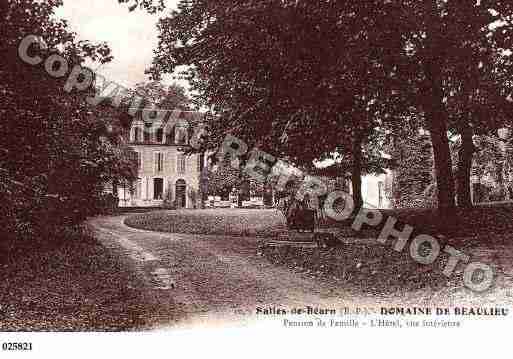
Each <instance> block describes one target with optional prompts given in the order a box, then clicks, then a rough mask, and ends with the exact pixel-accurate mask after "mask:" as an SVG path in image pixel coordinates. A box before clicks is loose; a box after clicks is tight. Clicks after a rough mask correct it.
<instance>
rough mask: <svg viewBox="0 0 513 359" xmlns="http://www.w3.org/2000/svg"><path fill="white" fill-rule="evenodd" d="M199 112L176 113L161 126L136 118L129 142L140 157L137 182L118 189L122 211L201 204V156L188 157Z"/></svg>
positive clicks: (199, 117) (194, 206) (192, 206)
mask: <svg viewBox="0 0 513 359" xmlns="http://www.w3.org/2000/svg"><path fill="white" fill-rule="evenodd" d="M202 119H203V114H202V113H199V112H188V111H173V112H172V113H171V115H170V117H169V118H168V119H167V121H166V122H165V123H164V124H163V125H161V126H155V125H151V124H148V123H146V124H145V122H143V121H142V119H141V118H140V116H139V117H136V118H135V119H134V121H133V122H132V125H131V128H130V131H129V133H128V134H127V140H128V143H129V145H130V147H131V148H132V149H133V150H134V151H135V152H136V154H137V162H138V179H137V181H136V183H135V184H134V185H133V186H132V188H121V187H120V188H118V198H119V201H120V203H119V206H120V207H159V206H163V205H165V204H167V205H169V206H171V207H176V208H197V207H198V206H199V204H200V201H201V198H200V197H201V195H200V173H201V171H202V169H203V165H204V162H203V158H204V156H203V155H201V154H186V153H185V152H186V150H187V148H188V147H189V140H190V137H191V135H192V131H193V129H194V127H195V126H196V125H197V124H198V123H200V122H201V121H202Z"/></svg>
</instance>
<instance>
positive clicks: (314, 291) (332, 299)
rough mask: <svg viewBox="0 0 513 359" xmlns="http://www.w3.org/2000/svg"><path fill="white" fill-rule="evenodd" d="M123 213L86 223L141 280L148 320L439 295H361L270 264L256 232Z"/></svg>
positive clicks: (427, 301)
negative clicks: (207, 230) (162, 223)
mask: <svg viewBox="0 0 513 359" xmlns="http://www.w3.org/2000/svg"><path fill="white" fill-rule="evenodd" d="M125 218H126V216H117V217H98V218H95V219H92V220H90V221H89V225H90V226H91V228H92V230H93V231H94V232H95V234H96V236H97V237H98V238H99V239H100V241H101V242H102V243H103V244H104V245H105V246H107V247H109V248H111V249H112V250H114V251H117V252H118V253H119V254H120V255H121V256H122V257H124V258H126V260H127V261H128V262H129V263H130V264H131V265H132V266H133V268H134V272H135V273H137V275H138V276H140V278H141V279H143V280H142V282H144V283H145V285H146V291H147V293H148V295H149V296H151V297H152V298H153V301H154V308H155V310H154V318H150V320H149V321H150V322H151V323H153V324H154V325H155V326H167V325H176V324H179V325H180V326H184V325H186V326H187V325H194V326H197V325H198V324H205V325H209V324H212V323H216V324H218V323H219V322H220V321H222V322H225V321H230V322H233V321H236V322H248V321H251V320H253V319H255V312H256V308H257V307H261V308H267V307H274V308H279V307H282V308H294V307H305V306H312V307H324V308H333V309H339V308H341V307H345V306H349V307H364V306H367V307H369V306H370V307H375V308H379V306H380V305H384V304H386V305H389V306H390V305H402V306H405V305H408V304H409V303H410V304H411V303H413V304H415V305H432V303H433V302H432V301H433V300H434V299H435V297H436V298H437V300H439V299H440V297H444V295H443V293H436V295H435V293H432V292H429V291H427V290H426V291H423V292H412V293H403V294H401V295H400V296H399V297H394V298H392V297H388V298H385V297H380V296H377V295H374V296H368V297H365V296H362V294H361V293H358V292H357V291H355V290H354V289H350V288H341V287H340V285H339V286H338V287H337V286H335V285H334V284H332V283H330V282H329V281H323V280H320V279H318V278H313V277H311V276H309V275H307V274H298V273H295V272H293V271H292V270H289V269H288V268H286V267H282V266H280V267H278V266H274V265H272V264H270V263H269V262H268V261H266V260H265V259H264V258H261V257H259V256H258V255H257V252H258V245H259V239H258V238H254V237H230V236H219V235H215V236H212V235H186V234H171V233H159V232H149V231H143V230H139V229H134V228H130V227H127V226H126V225H125V224H124V223H123V222H124V220H125ZM457 297H459V296H457ZM459 299H460V300H461V299H462V298H461V297H459ZM259 319H263V318H259ZM274 319H276V318H274Z"/></svg>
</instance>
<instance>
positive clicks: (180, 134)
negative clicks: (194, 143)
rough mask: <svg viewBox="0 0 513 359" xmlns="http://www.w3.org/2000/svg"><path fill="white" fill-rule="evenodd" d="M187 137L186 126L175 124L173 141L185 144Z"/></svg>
mask: <svg viewBox="0 0 513 359" xmlns="http://www.w3.org/2000/svg"><path fill="white" fill-rule="evenodd" d="M187 137H188V136H187V127H185V126H183V125H182V126H180V125H177V126H176V127H175V143H176V144H177V145H186V144H187V141H188V138H187Z"/></svg>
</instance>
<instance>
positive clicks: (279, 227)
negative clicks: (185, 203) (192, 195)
mask: <svg viewBox="0 0 513 359" xmlns="http://www.w3.org/2000/svg"><path fill="white" fill-rule="evenodd" d="M284 221H285V219H284V218H283V216H282V215H281V214H280V213H279V212H278V211H276V210H256V209H255V210H252V209H205V210H179V211H156V212H151V213H143V214H136V215H133V216H130V217H128V218H127V219H126V220H125V224H127V225H128V226H130V227H134V228H138V229H145V230H151V231H157V232H170V233H186V234H216V235H231V236H259V237H260V236H261V237H267V236H269V237H273V236H276V235H277V234H278V233H280V232H283V231H284V230H286V226H285V223H284Z"/></svg>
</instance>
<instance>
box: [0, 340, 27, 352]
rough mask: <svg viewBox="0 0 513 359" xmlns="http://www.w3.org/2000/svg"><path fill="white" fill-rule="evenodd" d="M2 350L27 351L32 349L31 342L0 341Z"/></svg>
mask: <svg viewBox="0 0 513 359" xmlns="http://www.w3.org/2000/svg"><path fill="white" fill-rule="evenodd" d="M2 350H3V351H28V350H32V343H20V342H12V343H2Z"/></svg>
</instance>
